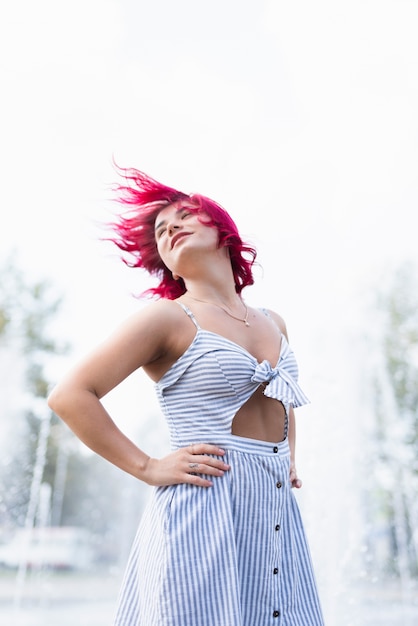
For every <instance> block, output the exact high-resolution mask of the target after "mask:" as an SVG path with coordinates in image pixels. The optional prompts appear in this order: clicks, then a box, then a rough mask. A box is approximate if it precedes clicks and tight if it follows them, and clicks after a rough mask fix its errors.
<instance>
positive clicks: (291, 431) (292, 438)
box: [288, 406, 302, 489]
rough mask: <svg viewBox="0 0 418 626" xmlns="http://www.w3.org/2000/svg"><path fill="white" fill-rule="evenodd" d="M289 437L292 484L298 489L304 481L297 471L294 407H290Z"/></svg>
mask: <svg viewBox="0 0 418 626" xmlns="http://www.w3.org/2000/svg"><path fill="white" fill-rule="evenodd" d="M288 438H289V448H290V484H291V486H292V487H296V489H300V488H301V487H302V481H301V480H300V478H298V475H297V471H296V461H295V449H296V421H295V412H294V410H293V407H292V406H290V407H289V426H288Z"/></svg>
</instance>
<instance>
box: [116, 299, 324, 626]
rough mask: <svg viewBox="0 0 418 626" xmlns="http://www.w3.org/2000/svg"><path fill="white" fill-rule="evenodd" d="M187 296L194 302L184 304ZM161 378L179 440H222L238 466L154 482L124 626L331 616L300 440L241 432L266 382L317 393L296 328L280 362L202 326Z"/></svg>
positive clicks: (236, 625)
mask: <svg viewBox="0 0 418 626" xmlns="http://www.w3.org/2000/svg"><path fill="white" fill-rule="evenodd" d="M182 306H183V305H182ZM183 308H184V310H185V312H186V313H187V314H188V315H189V316H190V317H191V319H192V321H193V322H194V323H195V325H196V328H197V332H196V335H195V337H194V340H193V342H192V344H191V345H190V346H189V348H188V349H187V350H186V352H185V353H184V354H183V355H182V356H181V357H180V358H179V359H178V361H176V363H175V364H174V365H173V366H172V367H171V369H170V370H169V371H168V372H167V373H166V374H165V375H164V376H163V377H162V378H161V379H160V381H159V382H158V383H156V390H157V394H158V398H159V401H160V404H161V408H162V410H163V412H164V414H165V417H166V419H167V423H168V426H169V430H170V438H171V444H172V447H173V449H176V448H180V447H184V446H188V445H190V444H193V443H198V442H205V443H213V444H217V445H219V446H221V447H222V448H223V449H224V450H225V451H226V454H225V456H224V457H223V459H224V460H225V462H226V463H228V464H229V465H230V466H231V469H230V470H229V471H227V472H225V474H224V475H223V476H222V477H215V478H214V477H211V480H213V486H212V487H209V488H202V487H196V486H193V485H190V484H180V485H173V486H168V487H157V488H154V489H153V491H152V495H151V499H150V501H149V502H148V504H147V507H146V509H145V511H144V514H143V516H142V519H141V523H140V526H139V529H138V533H137V536H136V538H135V541H134V545H133V548H132V551H131V555H130V558H129V562H128V566H127V570H126V573H125V578H124V581H123V584H122V589H121V593H120V598H119V603H118V609H117V615H116V619H115V622H114V626H323V618H322V614H321V608H320V604H319V600H318V594H317V589H316V584H315V578H314V573H313V569H312V563H311V558H310V554H309V548H308V544H307V541H306V537H305V533H304V530H303V525H302V521H301V518H300V513H299V509H298V506H297V503H296V500H295V497H294V495H293V492H292V490H291V488H290V481H289V461H290V454H289V445H288V441H287V439H285V440H284V441H281V442H278V443H277V444H274V443H270V442H265V441H258V440H254V439H249V438H244V437H238V436H235V435H232V434H231V425H232V420H233V417H234V415H235V414H236V413H237V411H238V410H239V408H240V407H241V406H242V405H243V404H244V403H245V402H246V401H247V400H248V399H249V398H250V396H251V395H252V394H253V393H254V391H255V390H256V389H257V387H258V386H259V385H260V384H261V383H264V384H265V383H268V384H267V385H266V387H265V390H264V393H265V394H266V395H267V396H268V397H271V398H276V399H277V400H279V401H280V402H282V403H283V405H284V407H285V409H286V410H287V411H288V409H289V406H290V405H292V406H294V407H297V406H300V405H302V404H304V403H306V402H307V399H306V397H305V395H304V394H303V392H302V390H301V389H300V387H299V386H298V383H297V377H298V371H297V364H296V360H295V358H294V355H293V352H292V351H291V349H290V347H289V345H288V343H287V341H286V338H285V337H284V335H283V337H282V349H281V354H280V358H279V361H278V363H277V364H276V366H275V367H272V366H271V364H270V363H269V362H268V361H263V362H262V363H259V362H258V361H257V360H256V359H255V357H253V356H252V355H251V354H250V353H249V352H248V351H247V350H245V349H244V348H242V347H241V346H239V345H238V344H236V343H234V342H232V341H229V340H228V339H226V338H224V337H222V336H220V335H218V334H216V333H213V332H211V331H207V330H204V329H202V328H200V327H199V325H198V323H197V321H196V320H195V318H194V316H193V314H192V313H191V311H190V310H189V309H188V308H187V307H184V306H183Z"/></svg>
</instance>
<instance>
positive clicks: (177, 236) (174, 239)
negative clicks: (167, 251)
mask: <svg viewBox="0 0 418 626" xmlns="http://www.w3.org/2000/svg"><path fill="white" fill-rule="evenodd" d="M188 235H191V233H178V234H177V235H174V237H173V239H172V240H171V249H173V248H174V246H175V244H176V243H177V242H178V240H179V239H181V238H182V237H187V236H188Z"/></svg>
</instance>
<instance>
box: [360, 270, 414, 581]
mask: <svg viewBox="0 0 418 626" xmlns="http://www.w3.org/2000/svg"><path fill="white" fill-rule="evenodd" d="M378 311H379V312H380V314H381V315H382V326H381V328H382V332H381V335H380V341H379V342H380V348H379V352H380V354H381V357H382V359H381V360H382V367H381V368H379V369H378V370H377V372H376V373H375V377H374V378H375V380H374V404H375V415H376V440H375V454H374V455H373V456H374V457H375V458H377V463H376V464H375V465H374V467H373V471H372V474H371V475H372V476H373V480H374V483H375V491H374V500H375V503H376V504H375V516H376V517H375V521H376V523H377V524H376V525H377V527H379V526H380V528H382V524H385V525H386V528H387V533H386V536H387V537H388V538H389V541H388V542H387V544H386V549H385V550H384V551H383V560H384V561H385V562H384V566H385V568H386V570H389V572H392V573H396V574H397V575H399V576H400V578H401V579H402V580H403V581H404V583H405V585H407V584H408V582H409V581H410V579H411V578H413V577H416V576H417V575H418V535H417V528H418V270H417V268H415V267H414V266H413V265H412V264H411V263H407V264H405V265H403V266H402V267H400V268H399V269H398V270H397V271H396V272H395V273H394V275H393V279H392V280H390V279H389V280H388V281H387V283H386V289H385V290H384V291H382V292H381V293H380V294H379V300H378Z"/></svg>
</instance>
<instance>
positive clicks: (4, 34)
mask: <svg viewBox="0 0 418 626" xmlns="http://www.w3.org/2000/svg"><path fill="white" fill-rule="evenodd" d="M417 26H418V2H416V0H410V1H408V0H391V1H388V0H361V1H360V0H352V1H351V2H340V1H338V0H318V1H316V2H312V1H311V0H299V1H298V2H283V1H281V0H271V1H268V0H257V1H256V0H253V1H251V2H250V1H248V0H240V1H238V0H229V1H225V0H213V1H212V2H211V3H200V2H197V1H196V0H177V1H176V2H172V1H171V0H153V1H151V0H148V1H147V2H144V1H142V0H120V1H116V0H115V1H111V0H100V1H99V0H73V1H72V2H71V3H69V2H53V1H52V0H39V1H38V2H36V3H34V2H32V0H22V1H20V2H8V3H4V6H3V7H2V16H1V21H0V59H1V61H0V81H1V86H2V87H1V88H2V96H1V101H0V142H1V143H0V145H1V150H0V173H1V188H2V193H1V226H0V257H3V256H6V255H7V253H8V252H9V251H11V250H15V251H16V252H17V255H18V260H19V263H20V264H21V265H22V266H23V268H24V269H25V270H26V271H27V272H28V274H29V275H33V276H35V277H37V278H44V277H45V278H50V279H51V280H52V281H53V282H54V283H55V284H56V287H57V291H58V292H59V293H62V294H63V295H64V298H65V301H64V308H63V314H62V319H61V325H62V332H63V333H65V334H66V336H67V337H68V339H69V340H70V341H71V342H72V344H73V345H74V350H75V353H76V354H78V353H79V352H83V351H85V350H87V349H88V348H89V347H90V346H92V345H94V344H95V343H96V342H97V341H99V340H100V339H101V338H102V337H104V336H105V335H106V334H107V333H108V332H110V331H111V330H112V329H113V328H114V326H115V325H116V324H118V323H119V322H120V321H122V320H123V319H124V317H126V315H128V314H130V313H131V311H133V310H134V308H135V307H137V306H138V303H137V302H136V301H135V300H133V299H132V298H131V297H130V292H131V291H136V292H140V291H141V290H143V289H144V288H146V287H147V286H149V284H150V283H149V282H148V280H146V279H145V277H143V276H142V275H141V274H137V273H136V272H135V271H131V270H128V269H126V268H125V267H124V266H123V265H122V264H121V263H119V262H118V261H117V259H116V257H115V255H114V251H113V250H112V249H111V248H109V247H108V246H107V245H106V244H103V243H100V242H98V237H99V236H100V234H101V231H100V230H99V229H98V228H97V225H96V222H97V221H103V220H105V219H106V218H107V217H108V211H109V210H111V209H112V208H113V207H112V206H111V204H110V202H109V198H110V197H111V194H110V191H109V185H110V184H111V183H113V182H114V181H115V180H116V175H115V173H114V171H113V170H112V166H111V160H112V155H114V156H115V158H116V160H117V161H118V162H119V163H120V164H121V165H123V166H134V167H138V168H140V169H143V170H145V171H147V172H148V173H149V174H151V175H152V176H154V177H155V178H157V179H159V180H161V181H162V182H165V183H167V184H169V185H172V186H175V187H178V188H180V189H183V190H184V191H198V192H201V193H203V194H205V195H209V196H211V197H213V198H214V199H215V200H217V201H219V202H220V203H221V204H223V205H224V206H225V208H226V209H227V210H228V211H229V212H230V213H231V214H232V216H233V217H234V219H235V221H236V222H237V223H238V226H239V227H240V230H241V232H242V234H243V236H244V238H247V239H250V240H251V241H252V242H253V243H255V244H256V245H257V247H258V249H259V260H260V262H261V263H262V265H263V267H264V274H263V277H261V276H260V280H259V282H258V285H257V287H255V288H253V289H252V291H251V290H250V291H248V292H247V299H248V301H249V302H250V303H251V304H259V305H265V306H269V307H271V308H275V309H276V310H278V312H280V313H281V314H282V315H283V316H284V317H285V319H286V321H287V324H288V327H289V330H290V338H291V341H292V343H293V345H294V346H295V348H296V352H297V355H298V356H299V360H300V362H301V371H302V380H304V381H305V387H307V392H308V395H309V396H310V397H311V399H312V405H310V407H308V408H305V409H302V410H301V413H300V415H301V417H303V419H301V423H302V426H301V427H300V430H301V434H300V442H301V446H302V450H303V452H304V456H303V457H302V459H301V462H300V464H301V465H302V467H304V470H305V473H308V476H310V472H311V470H312V472H313V473H314V475H315V476H316V477H317V479H316V480H317V483H321V482H322V481H323V480H327V481H328V480H329V474H328V469H327V468H328V467H329V466H334V467H335V466H336V465H339V466H340V468H341V458H340V456H339V455H340V451H341V447H343V448H344V449H345V441H346V437H348V439H349V441H350V445H349V446H348V449H350V450H351V447H353V448H355V447H356V445H357V437H356V435H357V434H358V433H359V431H361V428H362V426H361V424H359V423H358V420H357V421H356V420H354V421H353V420H351V418H350V416H352V415H354V414H355V415H358V414H360V415H361V414H362V410H363V404H364V398H363V396H362V394H363V391H364V390H363V388H362V387H361V386H360V387H355V384H356V382H358V380H357V376H359V377H360V378H361V363H358V361H357V360H358V358H359V355H360V354H361V353H362V344H361V338H362V337H363V336H365V335H367V332H368V328H367V326H368V324H371V325H373V320H372V319H364V310H363V309H364V302H365V301H367V300H368V298H369V292H370V291H373V290H374V289H377V288H378V287H379V285H381V284H382V281H385V276H386V274H387V272H388V271H390V270H391V268H393V267H396V266H397V265H398V264H399V263H401V262H402V261H403V260H404V259H407V258H412V259H414V260H417V261H418V258H417V257H418V251H417V244H416V231H417V228H416V220H415V212H416V210H417V200H418V177H417V165H418V142H417V139H418V116H417V114H416V112H417V111H418V37H417V36H416V33H417ZM357 338H359V339H357ZM67 365H68V364H67V363H64V364H62V365H61V366H60V367H63V368H65V367H66V366H67ZM58 370H59V368H58ZM58 370H57V371H58ZM137 384H138V383H137V382H135V385H137ZM138 389H141V387H140V386H139V387H138ZM143 393H145V391H144V392H143ZM148 402H149V403H152V401H151V400H147V403H148ZM116 404H117V403H116ZM131 405H132V403H131ZM138 414H140V411H139V410H138V407H136V406H130V408H129V409H126V413H124V418H123V419H124V420H125V422H126V423H127V424H131V423H133V420H137V419H138ZM305 416H306V419H305ZM344 416H345V417H344ZM325 432H327V433H328V440H329V443H330V446H328V445H327V446H326V447H327V454H330V453H329V450H330V448H331V450H334V452H333V453H331V454H330V456H329V457H328V460H327V462H326V463H325V462H324V463H323V466H318V464H316V465H315V463H318V458H317V456H316V454H313V453H312V450H313V449H314V448H315V446H319V448H318V450H319V455H320V456H321V457H324V456H326V454H325V452H324V450H323V449H322V450H321V442H322V439H321V436H322V435H323V434H324V433H325ZM350 436H352V438H351V439H350ZM328 440H327V441H328ZM352 464H353V457H352V456H347V460H346V467H345V466H344V463H343V465H342V468H341V473H342V474H344V471H345V469H349V468H351V467H352ZM301 473H302V472H301ZM345 473H346V474H347V472H345ZM348 474H349V475H350V476H351V474H350V471H348ZM309 480H311V482H312V483H313V491H314V493H315V487H316V485H317V483H316V482H315V478H309V477H308V480H307V481H305V482H308V483H309ZM346 480H348V479H346ZM334 481H335V482H334V483H333V482H332V481H331V483H330V484H331V487H332V486H333V485H334V486H335V485H336V484H337V479H336V478H334ZM338 484H339V486H340V487H341V488H343V486H344V484H343V485H341V483H338ZM304 497H306V498H308V496H304ZM335 521H336V520H335V519H334V518H332V520H331V522H332V523H334V522H335ZM324 533H325V534H326V533H327V526H326V525H325V529H324Z"/></svg>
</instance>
